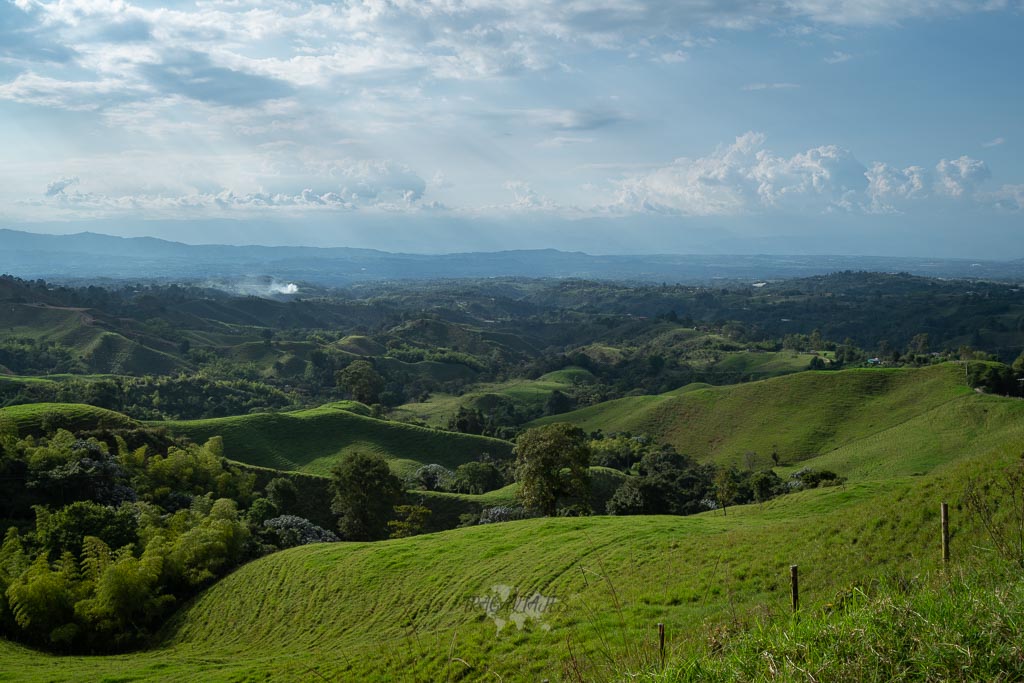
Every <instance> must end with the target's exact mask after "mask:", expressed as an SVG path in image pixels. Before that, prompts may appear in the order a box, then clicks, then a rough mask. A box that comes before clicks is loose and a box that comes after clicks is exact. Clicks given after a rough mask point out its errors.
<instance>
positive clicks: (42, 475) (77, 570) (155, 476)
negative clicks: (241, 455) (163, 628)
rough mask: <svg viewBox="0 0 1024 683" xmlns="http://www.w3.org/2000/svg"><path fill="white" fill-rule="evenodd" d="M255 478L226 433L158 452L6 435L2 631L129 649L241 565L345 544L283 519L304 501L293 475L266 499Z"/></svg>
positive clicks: (0, 505) (0, 502) (0, 483)
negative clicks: (230, 452) (277, 553)
mask: <svg viewBox="0 0 1024 683" xmlns="http://www.w3.org/2000/svg"><path fill="white" fill-rule="evenodd" d="M0 432H2V430H0ZM154 440H156V441H159V439H154ZM255 479H256V477H255V475H254V474H251V473H248V472H245V471H244V470H241V469H239V468H237V467H235V466H232V465H231V464H229V463H228V461H227V460H225V459H224V457H223V445H222V443H221V440H220V438H219V437H216V438H213V439H211V440H210V441H208V442H207V443H206V444H204V445H201V446H200V445H189V446H181V447H179V446H173V445H172V446H169V447H167V448H165V449H164V450H163V452H155V451H153V450H152V449H150V448H149V447H147V446H145V445H143V446H140V447H138V448H134V449H133V448H131V447H129V445H128V443H127V441H126V440H125V439H124V438H122V437H121V436H114V437H113V438H111V439H110V443H108V442H107V441H103V440H99V439H97V438H83V437H81V436H76V435H75V434H72V433H71V432H68V431H65V430H58V431H56V432H55V433H53V434H51V435H50V436H48V437H41V438H31V437H30V438H24V439H18V438H16V437H14V436H12V435H11V434H10V433H7V434H3V433H0V518H2V519H5V520H9V521H10V522H12V523H13V526H11V527H10V528H9V529H8V530H7V532H6V535H5V537H4V541H3V544H2V547H0V634H2V635H4V636H5V637H9V638H12V639H15V640H20V641H22V642H26V643H29V644H32V645H36V646H42V647H48V648H52V649H56V650H60V651H74V652H107V651H116V650H122V649H125V648H130V647H134V646H136V645H139V644H141V643H143V642H144V641H145V640H146V638H147V637H148V636H149V635H150V634H151V633H152V632H153V631H155V630H156V629H157V628H159V626H160V624H161V623H162V621H163V620H164V618H166V616H167V615H168V614H169V613H170V610H172V609H173V608H175V607H176V606H178V605H180V604H181V603H182V602H183V601H184V600H186V599H188V598H189V597H190V596H192V595H194V594H195V593H196V592H197V591H198V590H200V589H201V588H203V587H204V586H206V585H208V584H209V583H210V582H211V581H213V580H215V579H216V578H218V577H220V576H222V575H224V574H225V573H226V572H228V571H230V570H231V569H232V568H234V567H236V566H237V565H238V564H239V563H240V562H243V561H245V560H247V559H251V558H253V557H256V556H258V555H260V554H264V553H266V552H272V551H274V550H277V549H279V548H285V547H291V546H294V545H301V544H305V543H315V542H323V541H332V540H337V538H338V537H337V536H336V535H335V534H333V533H332V532H330V531H328V530H325V529H322V528H320V527H318V526H316V525H315V524H313V523H311V522H309V521H308V520H306V519H303V518H301V517H297V516H295V515H287V514H281V513H280V511H279V509H278V507H277V506H278V504H280V505H281V506H282V507H285V508H287V507H288V506H289V505H290V504H294V501H295V498H296V495H295V490H294V485H292V486H291V487H289V485H288V484H290V482H288V480H286V479H280V480H274V481H273V482H272V483H273V484H274V485H273V486H268V488H269V489H270V490H269V491H266V492H265V493H267V494H268V497H262V496H259V495H258V493H257V492H256V490H255ZM283 482H287V483H283Z"/></svg>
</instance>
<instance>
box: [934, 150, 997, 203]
mask: <svg viewBox="0 0 1024 683" xmlns="http://www.w3.org/2000/svg"><path fill="white" fill-rule="evenodd" d="M935 172H936V174H937V177H936V183H935V189H936V191H937V192H938V193H939V194H944V195H947V196H950V197H963V196H964V195H967V194H972V193H973V192H974V191H975V190H976V189H977V186H978V184H979V183H981V182H983V181H985V180H988V179H989V178H991V177H992V173H991V172H990V171H989V169H988V165H987V164H985V162H984V161H979V160H978V159H971V158H970V157H968V156H966V155H965V156H962V157H960V158H959V159H953V160H952V161H950V160H949V159H942V160H941V161H939V163H938V165H937V166H936V167H935Z"/></svg>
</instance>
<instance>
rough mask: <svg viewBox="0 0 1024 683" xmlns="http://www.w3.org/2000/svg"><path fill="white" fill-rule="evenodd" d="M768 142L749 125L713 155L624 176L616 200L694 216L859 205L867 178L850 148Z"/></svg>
mask: <svg viewBox="0 0 1024 683" xmlns="http://www.w3.org/2000/svg"><path fill="white" fill-rule="evenodd" d="M764 145H765V137H764V135H763V134H760V133H754V132H749V133H746V134H744V135H741V136H739V137H737V138H736V140H735V142H733V144H731V145H728V146H726V147H720V148H719V149H718V150H716V151H715V152H714V153H713V154H711V155H709V156H706V157H701V158H698V159H686V158H682V159H676V160H675V161H674V162H672V163H671V164H669V165H668V166H664V167H661V168H657V169H655V170H653V171H650V172H646V173H641V174H635V175H631V176H627V177H626V178H624V179H623V180H621V181H620V182H619V183H618V185H619V200H618V205H619V206H620V207H621V208H624V209H626V210H630V211H641V212H644V211H650V212H657V213H680V214H685V215H695V216H711V215H735V214H743V213H751V212H758V211H767V210H794V209H799V210H807V209H809V210H812V211H813V210H817V211H827V210H851V209H853V208H856V201H857V200H858V198H859V197H861V196H862V195H863V193H864V191H865V189H866V187H867V179H866V177H865V175H864V172H865V169H864V167H863V166H862V165H861V164H860V162H858V161H857V160H856V159H855V158H854V157H853V155H852V154H851V153H850V152H849V151H848V150H845V149H842V148H840V147H837V146H835V145H823V146H821V147H815V148H813V149H809V150H807V151H805V152H801V153H799V154H794V155H793V156H791V157H783V156H778V155H776V154H773V153H772V152H770V151H769V150H767V149H765V146H764Z"/></svg>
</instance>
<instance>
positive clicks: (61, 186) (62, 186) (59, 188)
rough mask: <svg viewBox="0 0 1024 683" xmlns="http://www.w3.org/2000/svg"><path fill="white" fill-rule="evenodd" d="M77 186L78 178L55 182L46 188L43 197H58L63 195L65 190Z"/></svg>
mask: <svg viewBox="0 0 1024 683" xmlns="http://www.w3.org/2000/svg"><path fill="white" fill-rule="evenodd" d="M77 184H78V176H73V177H70V178H61V179H60V180H54V181H53V182H52V183H50V184H49V185H47V186H46V192H44V193H43V195H44V196H46V197H56V196H57V195H59V194H62V193H63V192H64V190H66V189H68V188H69V187H71V186H72V185H77Z"/></svg>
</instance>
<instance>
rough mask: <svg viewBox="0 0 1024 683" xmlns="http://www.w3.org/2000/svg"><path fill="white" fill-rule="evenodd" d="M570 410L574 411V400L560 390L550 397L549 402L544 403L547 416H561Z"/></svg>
mask: <svg viewBox="0 0 1024 683" xmlns="http://www.w3.org/2000/svg"><path fill="white" fill-rule="evenodd" d="M570 410H572V399H571V398H569V397H568V396H566V395H565V394H563V393H562V392H561V391H559V390H558V389H555V390H554V391H552V392H551V394H550V395H549V396H548V400H547V401H546V402H545V403H544V414H545V415H560V414H561V413H567V412H569V411H570Z"/></svg>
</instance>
